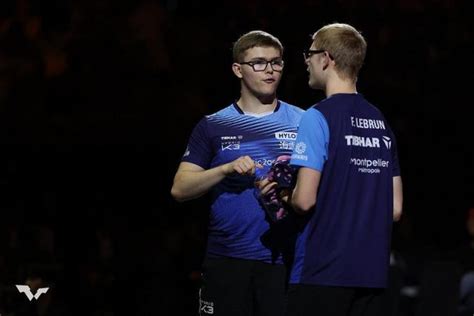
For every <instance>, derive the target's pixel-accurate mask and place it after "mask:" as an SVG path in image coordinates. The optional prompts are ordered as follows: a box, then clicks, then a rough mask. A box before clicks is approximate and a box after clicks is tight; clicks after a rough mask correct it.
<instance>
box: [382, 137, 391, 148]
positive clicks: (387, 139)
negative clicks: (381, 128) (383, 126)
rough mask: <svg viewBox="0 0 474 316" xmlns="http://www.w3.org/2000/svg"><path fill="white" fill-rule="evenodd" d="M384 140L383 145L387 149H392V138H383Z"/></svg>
mask: <svg viewBox="0 0 474 316" xmlns="http://www.w3.org/2000/svg"><path fill="white" fill-rule="evenodd" d="M382 140H383V143H384V144H385V147H387V149H390V148H392V140H391V139H390V137H387V136H382Z"/></svg>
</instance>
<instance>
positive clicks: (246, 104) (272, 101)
mask: <svg viewBox="0 0 474 316" xmlns="http://www.w3.org/2000/svg"><path fill="white" fill-rule="evenodd" d="M277 102H278V101H277V98H276V96H275V95H273V96H270V97H256V96H254V95H251V94H241V95H240V99H239V100H238V101H237V105H238V106H239V107H240V108H241V109H242V111H244V112H251V113H256V114H259V113H264V112H270V111H273V110H275V108H276V105H277Z"/></svg>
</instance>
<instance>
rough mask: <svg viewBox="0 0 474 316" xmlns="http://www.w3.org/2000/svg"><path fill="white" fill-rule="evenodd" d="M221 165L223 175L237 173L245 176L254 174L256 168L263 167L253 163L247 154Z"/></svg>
mask: <svg viewBox="0 0 474 316" xmlns="http://www.w3.org/2000/svg"><path fill="white" fill-rule="evenodd" d="M222 167H223V170H224V174H225V175H230V174H234V173H237V174H240V175H245V176H251V175H254V174H255V170H256V169H257V168H263V166H262V165H261V164H258V163H255V161H254V160H253V159H252V158H250V157H249V156H242V157H239V158H237V159H236V160H234V161H231V162H229V163H226V164H224V165H223V166H222Z"/></svg>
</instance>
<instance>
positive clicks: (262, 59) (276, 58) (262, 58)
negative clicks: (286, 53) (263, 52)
mask: <svg viewBox="0 0 474 316" xmlns="http://www.w3.org/2000/svg"><path fill="white" fill-rule="evenodd" d="M281 59H282V57H281V56H278V57H274V58H271V59H266V58H264V57H254V58H250V60H252V61H275V60H281Z"/></svg>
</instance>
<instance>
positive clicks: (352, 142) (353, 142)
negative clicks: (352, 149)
mask: <svg viewBox="0 0 474 316" xmlns="http://www.w3.org/2000/svg"><path fill="white" fill-rule="evenodd" d="M344 137H345V138H346V143H347V146H357V147H372V148H373V147H375V148H380V140H379V139H378V138H377V137H363V136H355V135H346V136H344Z"/></svg>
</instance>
